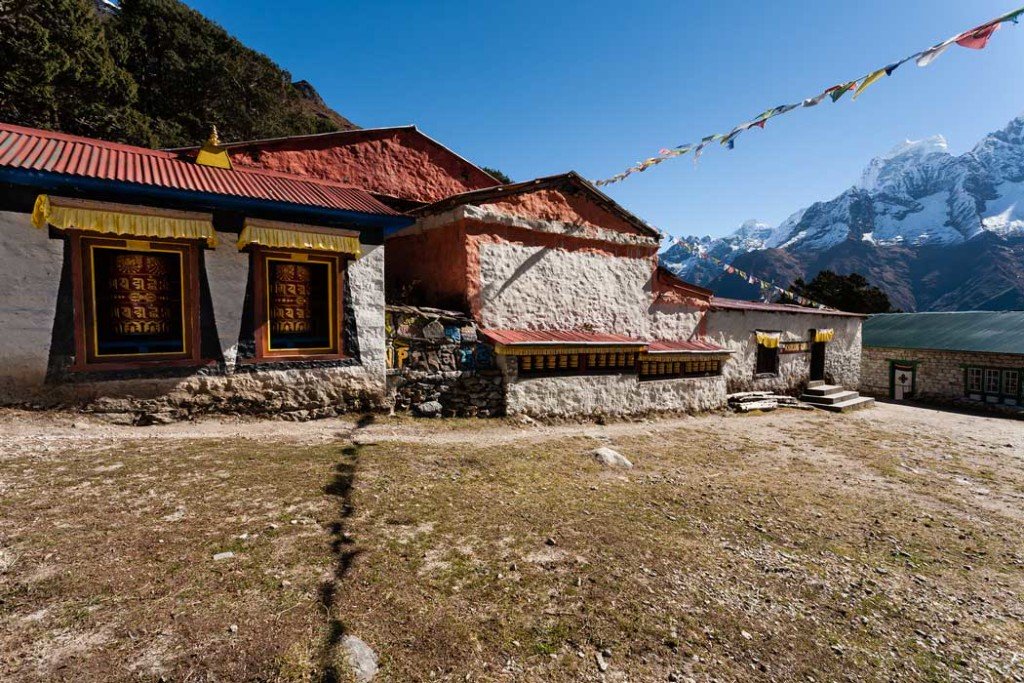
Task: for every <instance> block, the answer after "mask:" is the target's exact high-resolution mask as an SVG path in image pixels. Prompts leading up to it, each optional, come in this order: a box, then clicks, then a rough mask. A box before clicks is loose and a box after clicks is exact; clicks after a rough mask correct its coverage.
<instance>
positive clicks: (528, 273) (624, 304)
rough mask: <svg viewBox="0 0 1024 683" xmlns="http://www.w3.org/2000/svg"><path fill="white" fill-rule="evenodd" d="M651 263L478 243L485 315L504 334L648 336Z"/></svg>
mask: <svg viewBox="0 0 1024 683" xmlns="http://www.w3.org/2000/svg"><path fill="white" fill-rule="evenodd" d="M651 273H652V263H651V260H650V259H646V258H624V257H617V256H609V255H606V254H591V253H587V252H583V251H566V250H563V249H549V248H545V247H537V246H524V245H520V244H509V243H483V244H481V245H480V292H481V298H480V304H481V307H480V318H481V321H480V322H481V323H482V327H485V328H486V327H493V328H498V329H563V330H574V329H591V330H593V331H595V332H610V333H616V334H624V335H627V336H631V337H638V338H643V339H647V338H649V337H650V331H651V318H650V316H649V315H648V307H649V306H650V304H651V289H650V288H651Z"/></svg>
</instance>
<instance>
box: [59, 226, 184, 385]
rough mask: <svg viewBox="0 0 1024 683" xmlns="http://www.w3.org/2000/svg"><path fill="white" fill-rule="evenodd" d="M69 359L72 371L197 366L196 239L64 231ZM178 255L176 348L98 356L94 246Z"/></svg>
mask: <svg viewBox="0 0 1024 683" xmlns="http://www.w3.org/2000/svg"><path fill="white" fill-rule="evenodd" d="M67 232H68V239H69V242H70V248H71V280H72V299H73V318H74V320H73V327H74V346H75V360H74V362H73V363H72V365H71V371H72V372H88V371H97V370H99V371H116V370H134V369H138V368H146V367H152V366H154V365H159V366H160V367H188V366H196V365H202V358H201V355H200V354H201V342H200V334H199V330H200V326H199V309H200V306H199V278H198V277H197V275H198V272H199V250H200V248H202V247H201V246H200V243H199V242H198V241H196V240H180V239H160V238H152V237H145V238H142V239H135V238H131V237H106V236H99V235H94V233H84V234H83V233H82V232H81V231H77V230H69V231H67ZM96 248H100V249H114V250H121V251H129V252H147V251H149V252H165V253H168V252H175V253H178V254H180V267H181V273H180V275H181V309H182V310H181V314H182V342H183V343H182V351H174V352H170V353H160V352H158V353H146V354H100V353H99V347H98V337H97V334H98V330H97V328H96V324H97V318H98V316H97V311H96V289H95V285H96V283H95V255H94V249H96Z"/></svg>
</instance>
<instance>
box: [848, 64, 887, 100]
mask: <svg viewBox="0 0 1024 683" xmlns="http://www.w3.org/2000/svg"><path fill="white" fill-rule="evenodd" d="M885 75H886V72H885V69H879V70H878V71H876V72H874V73H873V74H871V75H870V76H868V77H867V78H865V79H864V82H863V83H861V84H860V87H859V88H857V92H855V93H853V99H857V98H858V97H860V94H861V93H862V92H864V91H865V90H867V89H868V86H869V85H871V84H872V83H874V82H875V81H877V80H878V79H879V78H881V77H882V76H885Z"/></svg>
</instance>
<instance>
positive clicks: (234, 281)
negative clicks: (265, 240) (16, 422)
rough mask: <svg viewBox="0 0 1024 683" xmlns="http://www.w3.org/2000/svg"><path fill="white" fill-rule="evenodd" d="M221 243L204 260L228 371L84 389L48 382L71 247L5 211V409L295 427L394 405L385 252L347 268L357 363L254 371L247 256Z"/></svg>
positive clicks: (0, 359)
mask: <svg viewBox="0 0 1024 683" xmlns="http://www.w3.org/2000/svg"><path fill="white" fill-rule="evenodd" d="M218 238H219V243H218V246H217V248H216V249H213V250H207V251H205V252H204V259H205V262H206V274H207V277H208V280H209V287H210V298H211V302H212V306H213V314H214V320H213V321H212V322H213V324H215V326H216V332H217V338H218V340H219V343H220V347H221V352H222V354H223V356H224V361H225V362H224V365H223V367H216V368H212V369H211V368H205V369H202V370H198V371H197V372H196V373H195V374H191V375H188V376H185V377H182V376H176V377H164V378H158V379H153V378H146V379H142V378H135V377H132V378H127V377H125V376H123V375H110V377H116V379H106V378H104V377H103V375H102V374H101V373H93V374H91V375H90V379H89V381H85V382H82V381H65V382H59V383H49V384H48V383H46V381H45V380H46V375H47V368H48V364H49V361H50V343H51V336H52V330H53V325H54V318H55V315H56V312H57V294H58V288H59V286H60V280H61V267H62V259H63V249H64V242H63V241H62V240H58V239H49V237H48V233H47V231H45V230H37V229H36V228H34V227H32V226H31V223H30V220H29V216H28V215H27V214H20V213H0V292H3V296H2V297H0V325H2V326H3V329H4V330H5V334H3V335H0V404H13V403H39V404H43V405H52V404H57V403H82V404H93V406H94V407H95V408H96V409H98V410H101V411H109V412H122V413H126V414H129V413H140V412H141V413H163V414H168V413H171V414H174V415H175V416H178V417H180V416H183V415H184V414H189V413H194V412H204V411H208V410H209V411H228V412H256V413H269V414H275V413H285V414H287V415H289V416H291V417H293V418H295V419H305V418H309V417H319V416H324V415H330V414H335V413H337V412H344V411H346V410H355V409H363V408H373V407H381V406H384V405H386V404H387V390H386V350H385V332H384V247H383V246H375V245H366V244H364V245H362V249H363V256H362V258H360V259H359V260H358V261H354V262H351V263H350V264H349V266H348V274H347V278H348V280H347V282H348V288H349V293H350V297H351V302H352V307H353V310H354V313H355V319H356V325H357V335H358V341H359V355H360V360H359V363H358V364H352V365H350V366H346V367H316V366H315V364H314V365H310V366H308V367H289V368H287V369H285V368H284V367H283V366H278V368H280V369H269V366H267V367H261V368H259V369H256V370H252V369H250V368H246V369H243V368H240V367H236V365H235V359H236V355H237V344H238V339H239V337H240V334H241V329H242V326H243V316H245V315H248V313H247V312H246V311H245V307H244V302H245V290H246V284H247V278H248V269H249V257H248V255H247V254H245V253H240V252H238V250H237V249H236V248H235V241H236V239H237V235H235V234H234V233H218ZM204 324H209V323H204Z"/></svg>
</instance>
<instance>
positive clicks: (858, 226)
mask: <svg viewBox="0 0 1024 683" xmlns="http://www.w3.org/2000/svg"><path fill="white" fill-rule="evenodd" d="M978 239H984V240H985V243H986V244H988V243H989V242H991V244H993V245H994V246H993V248H995V246H998V245H999V244H1000V243H1001V242H1003V241H1005V242H1007V243H1008V244H1009V243H1012V244H1016V243H1017V242H1022V243H1024V115H1021V116H1019V117H1018V118H1016V119H1014V120H1013V121H1011V122H1010V123H1009V124H1008V125H1007V126H1006V128H1004V129H1003V130H1001V131H998V132H995V133H992V134H990V135H987V136H986V137H985V138H984V139H982V140H981V142H979V143H978V144H977V145H976V146H975V147H974V149H972V150H971V151H970V152H967V153H966V154H962V155H959V156H955V155H952V154H950V153H949V149H948V146H947V144H946V140H945V139H944V138H943V137H942V136H935V137H932V138H928V139H926V140H919V141H907V142H904V143H902V144H900V145H897V146H896V147H894V148H893V149H892V150H891V151H890V152H888V153H887V154H884V155H882V156H879V157H877V158H875V159H872V160H871V161H870V162H869V163H868V165H867V167H866V168H865V169H864V171H863V173H862V174H861V177H860V180H859V181H858V182H857V183H856V184H855V185H853V186H852V187H850V188H849V189H848V190H846V191H844V192H843V193H841V194H840V195H839V196H837V197H835V198H833V199H831V200H828V201H824V202H818V203H815V204H813V205H811V206H810V207H808V208H806V209H802V210H800V211H798V212H796V213H794V214H793V215H792V216H790V217H789V218H788V219H786V220H785V221H783V222H782V223H781V224H780V225H778V226H776V227H771V226H768V225H766V224H764V223H762V222H758V221H748V222H747V223H744V224H743V226H741V227H740V229H739V230H737V231H736V232H734V233H732V234H731V235H729V236H727V237H723V238H717V239H711V238H707V237H705V238H686V239H685V242H686V243H687V245H688V246H689V247H690V248H691V250H692V249H698V250H700V251H701V252H704V253H707V254H710V255H711V256H715V257H716V258H718V259H721V260H723V261H725V262H727V263H732V262H734V261H735V260H736V259H738V258H741V257H743V256H744V255H746V254H751V253H753V252H760V251H764V250H775V249H778V250H781V251H784V252H786V253H787V254H788V255H789V256H790V257H792V258H790V259H789V261H790V262H791V263H790V265H791V266H792V263H794V262H800V263H802V264H807V265H808V266H810V264H812V263H813V264H814V265H815V267H816V268H817V269H818V270H820V269H822V268H832V269H836V267H834V265H835V264H832V263H831V260H834V259H830V258H829V257H828V255H829V254H831V253H833V252H836V253H842V254H844V256H845V257H849V256H850V255H851V254H853V253H855V252H858V249H859V248H860V247H872V248H874V249H877V250H882V251H886V250H888V251H890V252H892V251H893V250H896V251H898V252H899V253H901V254H903V253H912V254H919V253H921V252H922V250H925V251H929V250H935V249H945V250H946V251H947V252H949V253H948V254H947V255H948V256H949V257H950V258H954V257H953V256H952V252H955V251H956V248H957V247H965V246H966V245H968V244H969V243H971V242H972V241H974V240H978ZM993 240H994V241H993ZM976 246H977V245H974V247H976ZM897 247H899V249H896V248H897ZM861 251H863V249H861ZM893 253H895V252H893ZM943 253H945V252H943ZM864 258H867V256H865V257H864ZM794 259H795V261H794ZM854 260H855V261H856V260H857V259H854ZM874 260H875V261H877V260H879V259H878V258H875V259H874ZM662 261H663V263H664V264H665V265H666V266H667V267H669V268H671V269H673V270H675V271H677V272H678V273H679V274H680V275H681V276H682V277H684V278H687V277H688V278H690V279H691V280H694V281H696V282H698V283H701V284H705V285H707V284H710V283H712V282H713V281H714V280H715V278H717V277H719V276H720V269H717V272H716V269H715V268H711V267H708V266H707V264H706V263H705V264H702V263H701V262H700V261H699V260H698V259H696V258H694V257H693V256H692V254H691V251H689V250H687V249H684V248H682V247H681V246H678V245H677V246H674V247H672V248H670V249H668V250H667V251H666V252H665V253H664V254H663V255H662ZM872 265H873V261H871V260H869V261H868V262H866V263H865V264H864V265H863V268H865V269H868V270H869V269H870V268H871V266H872ZM790 270H792V268H790ZM1021 270H1022V271H1024V265H1022V266H1021ZM815 272H816V271H815ZM806 274H807V275H809V276H813V272H808V273H806ZM780 284H782V283H780ZM881 284H883V283H880V285H881ZM936 285H937V283H934V282H933V283H932V284H931V286H933V287H934V286H936ZM1010 285H1011V286H1012V287H1017V288H1019V292H1020V296H1021V297H1022V300H1024V282H1017V283H1013V282H1011V283H1010ZM928 298H929V297H924V299H928ZM919 299H920V298H919V297H916V296H911V297H909V298H907V297H904V301H903V302H902V304H903V307H905V308H915V307H918V306H919V305H921V304H922V301H921V300H919ZM946 305H948V302H946ZM956 305H959V304H956Z"/></svg>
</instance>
